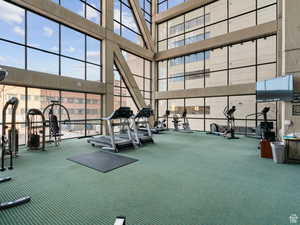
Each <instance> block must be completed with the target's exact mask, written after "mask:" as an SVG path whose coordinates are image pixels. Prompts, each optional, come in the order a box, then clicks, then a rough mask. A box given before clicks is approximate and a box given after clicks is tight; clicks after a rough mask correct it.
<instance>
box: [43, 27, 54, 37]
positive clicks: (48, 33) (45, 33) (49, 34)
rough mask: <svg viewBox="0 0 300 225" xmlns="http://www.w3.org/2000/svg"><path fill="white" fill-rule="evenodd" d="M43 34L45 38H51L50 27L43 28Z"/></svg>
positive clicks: (51, 31) (52, 32)
mask: <svg viewBox="0 0 300 225" xmlns="http://www.w3.org/2000/svg"><path fill="white" fill-rule="evenodd" d="M43 33H44V35H45V36H46V37H52V35H53V34H54V31H53V30H52V29H51V28H50V27H43Z"/></svg>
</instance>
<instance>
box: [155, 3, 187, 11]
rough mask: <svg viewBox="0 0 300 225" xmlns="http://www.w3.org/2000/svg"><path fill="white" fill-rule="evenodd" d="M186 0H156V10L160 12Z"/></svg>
mask: <svg viewBox="0 0 300 225" xmlns="http://www.w3.org/2000/svg"><path fill="white" fill-rule="evenodd" d="M185 1H186V0H158V1H157V12H158V13H161V12H163V11H166V10H168V9H170V8H172V7H174V6H176V5H179V4H181V3H183V2H185Z"/></svg>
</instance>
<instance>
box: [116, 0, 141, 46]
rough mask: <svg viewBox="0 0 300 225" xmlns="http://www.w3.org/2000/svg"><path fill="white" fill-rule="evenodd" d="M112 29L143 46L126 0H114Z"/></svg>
mask: <svg viewBox="0 0 300 225" xmlns="http://www.w3.org/2000/svg"><path fill="white" fill-rule="evenodd" d="M114 31H115V33H117V34H118V35H120V36H122V37H124V38H126V39H128V40H130V41H132V42H134V43H136V44H139V45H141V46H144V40H143V38H142V35H141V32H140V30H139V27H138V25H137V22H136V18H135V16H134V14H133V10H132V8H131V5H130V3H129V2H128V1H126V0H114Z"/></svg>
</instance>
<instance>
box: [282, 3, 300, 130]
mask: <svg viewBox="0 0 300 225" xmlns="http://www.w3.org/2000/svg"><path fill="white" fill-rule="evenodd" d="M281 7H282V36H281V38H282V74H294V76H295V87H294V88H295V89H296V91H297V92H299V91H300V38H299V37H300V14H299V9H300V1H299V0H288V1H282V6H281ZM293 105H295V103H289V102H285V103H283V104H282V111H281V112H282V131H283V134H287V133H292V132H293V131H295V132H298V133H300V117H299V116H293V115H292V107H293ZM285 120H291V121H292V122H293V128H290V129H288V128H287V127H286V126H285V125H284V121H285Z"/></svg>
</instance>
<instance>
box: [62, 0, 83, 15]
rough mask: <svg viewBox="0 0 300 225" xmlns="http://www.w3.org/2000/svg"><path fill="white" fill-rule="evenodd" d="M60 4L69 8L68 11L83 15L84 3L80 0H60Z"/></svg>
mask: <svg viewBox="0 0 300 225" xmlns="http://www.w3.org/2000/svg"><path fill="white" fill-rule="evenodd" d="M60 4H61V6H63V7H65V8H66V9H69V10H70V11H72V12H74V13H76V14H78V15H80V16H82V17H84V14H85V13H84V11H85V10H84V3H83V2H81V1H80V0H73V1H70V0H60Z"/></svg>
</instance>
